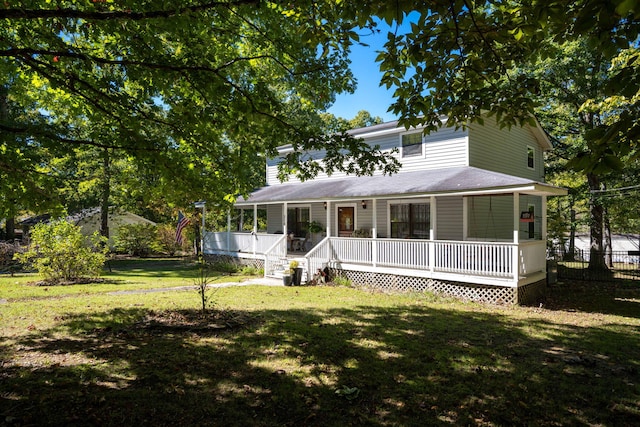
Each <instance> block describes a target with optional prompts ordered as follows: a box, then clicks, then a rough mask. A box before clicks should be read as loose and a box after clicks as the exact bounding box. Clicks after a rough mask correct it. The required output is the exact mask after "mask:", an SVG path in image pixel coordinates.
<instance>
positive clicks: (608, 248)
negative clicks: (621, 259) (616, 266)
mask: <svg viewBox="0 0 640 427" xmlns="http://www.w3.org/2000/svg"><path fill="white" fill-rule="evenodd" d="M604 253H605V256H606V258H605V263H606V264H607V267H609V268H613V245H612V244H611V221H610V220H609V211H608V210H607V209H606V208H605V209H604Z"/></svg>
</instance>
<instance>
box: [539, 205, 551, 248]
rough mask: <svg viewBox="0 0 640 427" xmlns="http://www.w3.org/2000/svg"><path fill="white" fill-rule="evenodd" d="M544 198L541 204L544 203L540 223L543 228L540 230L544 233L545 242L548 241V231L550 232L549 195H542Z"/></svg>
mask: <svg viewBox="0 0 640 427" xmlns="http://www.w3.org/2000/svg"><path fill="white" fill-rule="evenodd" d="M541 198H542V200H541V202H542V203H541V204H542V208H541V210H542V223H541V224H540V227H541V230H540V234H541V235H542V241H544V242H545V244H546V241H547V237H548V236H547V233H548V232H549V230H548V229H547V196H541Z"/></svg>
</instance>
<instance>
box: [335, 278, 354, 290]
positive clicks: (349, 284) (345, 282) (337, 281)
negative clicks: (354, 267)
mask: <svg viewBox="0 0 640 427" xmlns="http://www.w3.org/2000/svg"><path fill="white" fill-rule="evenodd" d="M333 284H334V285H336V286H344V287H347V288H350V287H352V286H353V283H352V282H351V280H349V279H347V278H346V277H344V276H336V277H334V278H333Z"/></svg>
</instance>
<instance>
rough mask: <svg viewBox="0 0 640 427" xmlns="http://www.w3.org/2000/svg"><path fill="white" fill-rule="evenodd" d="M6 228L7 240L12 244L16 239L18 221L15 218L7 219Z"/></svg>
mask: <svg viewBox="0 0 640 427" xmlns="http://www.w3.org/2000/svg"><path fill="white" fill-rule="evenodd" d="M4 228H5V230H4V231H5V238H6V239H7V242H12V241H13V239H15V238H16V233H15V229H16V220H15V218H14V217H13V216H9V217H7V219H6V221H5V223H4Z"/></svg>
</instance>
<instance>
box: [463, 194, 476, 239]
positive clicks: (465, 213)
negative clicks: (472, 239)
mask: <svg viewBox="0 0 640 427" xmlns="http://www.w3.org/2000/svg"><path fill="white" fill-rule="evenodd" d="M469 197H473V196H464V197H463V198H462V240H467V236H469Z"/></svg>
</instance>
